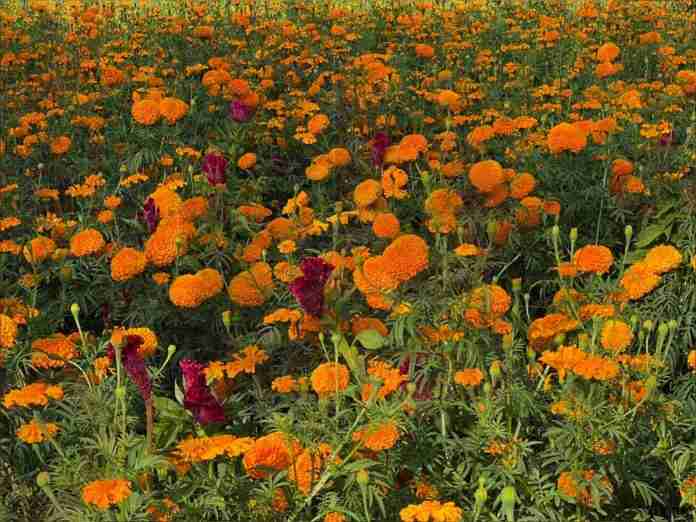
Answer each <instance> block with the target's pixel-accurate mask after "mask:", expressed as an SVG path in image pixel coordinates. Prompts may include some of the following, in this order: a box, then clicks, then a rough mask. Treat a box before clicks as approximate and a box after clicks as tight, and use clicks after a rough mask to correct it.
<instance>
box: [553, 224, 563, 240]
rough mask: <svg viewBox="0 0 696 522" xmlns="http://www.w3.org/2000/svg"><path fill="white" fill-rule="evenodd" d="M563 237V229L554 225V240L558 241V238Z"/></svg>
mask: <svg viewBox="0 0 696 522" xmlns="http://www.w3.org/2000/svg"><path fill="white" fill-rule="evenodd" d="M560 235H561V229H560V227H559V226H558V225H554V226H553V227H552V228H551V237H553V239H554V240H556V239H558V236H560Z"/></svg>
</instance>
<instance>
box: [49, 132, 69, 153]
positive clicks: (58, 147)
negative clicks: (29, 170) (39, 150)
mask: <svg viewBox="0 0 696 522" xmlns="http://www.w3.org/2000/svg"><path fill="white" fill-rule="evenodd" d="M70 145H72V140H71V139H70V137H69V136H58V137H57V138H56V139H54V140H53V141H52V142H51V154H54V155H56V156H61V155H62V154H65V153H66V152H68V151H69V150H70Z"/></svg>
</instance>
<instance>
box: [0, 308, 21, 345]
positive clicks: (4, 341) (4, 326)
mask: <svg viewBox="0 0 696 522" xmlns="http://www.w3.org/2000/svg"><path fill="white" fill-rule="evenodd" d="M16 339H17V323H15V322H14V320H13V319H12V318H11V317H9V316H7V315H5V314H0V348H12V347H13V346H14V344H15V340H16Z"/></svg>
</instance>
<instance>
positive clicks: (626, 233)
mask: <svg viewBox="0 0 696 522" xmlns="http://www.w3.org/2000/svg"><path fill="white" fill-rule="evenodd" d="M624 236H626V241H630V240H631V238H632V237H633V227H632V226H631V225H626V228H624Z"/></svg>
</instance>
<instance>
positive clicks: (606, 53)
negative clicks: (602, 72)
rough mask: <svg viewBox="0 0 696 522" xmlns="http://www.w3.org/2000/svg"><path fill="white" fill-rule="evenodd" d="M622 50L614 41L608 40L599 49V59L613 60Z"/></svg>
mask: <svg viewBox="0 0 696 522" xmlns="http://www.w3.org/2000/svg"><path fill="white" fill-rule="evenodd" d="M620 52H621V49H619V47H618V46H617V45H616V44H615V43H613V42H607V43H605V44H604V45H602V46H601V47H600V48H599V49H597V61H599V62H613V61H614V60H615V59H616V58H617V57H618V56H619V53H620Z"/></svg>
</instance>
